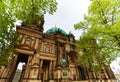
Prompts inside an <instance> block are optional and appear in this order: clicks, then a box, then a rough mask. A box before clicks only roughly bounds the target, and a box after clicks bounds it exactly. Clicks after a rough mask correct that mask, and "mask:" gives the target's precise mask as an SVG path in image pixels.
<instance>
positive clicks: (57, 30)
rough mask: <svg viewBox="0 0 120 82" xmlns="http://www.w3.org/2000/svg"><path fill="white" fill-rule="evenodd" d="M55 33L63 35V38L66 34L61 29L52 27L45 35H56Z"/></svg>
mask: <svg viewBox="0 0 120 82" xmlns="http://www.w3.org/2000/svg"><path fill="white" fill-rule="evenodd" d="M57 32H60V33H61V34H63V35H65V36H66V35H67V33H66V32H65V31H64V30H62V29H61V28H57V27H53V28H51V29H49V30H47V31H46V33H45V34H47V35H49V34H51V33H57Z"/></svg>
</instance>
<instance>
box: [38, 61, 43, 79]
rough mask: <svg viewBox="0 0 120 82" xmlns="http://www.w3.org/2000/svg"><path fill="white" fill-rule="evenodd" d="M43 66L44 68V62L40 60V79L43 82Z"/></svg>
mask: <svg viewBox="0 0 120 82" xmlns="http://www.w3.org/2000/svg"><path fill="white" fill-rule="evenodd" d="M42 66H43V60H42V59H41V60H40V68H39V79H40V80H42V71H43V70H42Z"/></svg>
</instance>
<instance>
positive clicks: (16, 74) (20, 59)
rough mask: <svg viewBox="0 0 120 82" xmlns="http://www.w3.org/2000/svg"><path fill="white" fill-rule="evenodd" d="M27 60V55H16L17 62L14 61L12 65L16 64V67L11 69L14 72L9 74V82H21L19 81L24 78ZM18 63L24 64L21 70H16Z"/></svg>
mask: <svg viewBox="0 0 120 82" xmlns="http://www.w3.org/2000/svg"><path fill="white" fill-rule="evenodd" d="M28 58H29V55H27V54H21V53H19V54H18V56H17V61H14V63H15V62H16V65H15V66H14V67H13V69H14V70H13V71H12V73H11V77H10V80H9V82H21V79H22V78H23V76H24V72H25V68H26V65H27V62H28ZM20 63H24V65H23V66H22V69H21V70H18V69H17V68H18V65H19V64H20Z"/></svg>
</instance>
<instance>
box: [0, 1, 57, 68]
mask: <svg viewBox="0 0 120 82" xmlns="http://www.w3.org/2000/svg"><path fill="white" fill-rule="evenodd" d="M56 9H57V2H56V0H0V66H1V65H7V63H8V62H9V60H10V59H11V58H12V57H13V56H14V53H15V52H16V51H15V45H16V42H18V41H19V40H18V38H17V37H18V35H17V33H16V31H15V30H14V29H15V25H14V23H15V21H16V20H21V21H22V22H23V23H24V25H31V24H34V25H37V24H38V22H39V21H40V20H43V18H44V14H46V13H49V14H53V13H54V12H55V11H56Z"/></svg>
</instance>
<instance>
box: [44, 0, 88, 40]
mask: <svg viewBox="0 0 120 82" xmlns="http://www.w3.org/2000/svg"><path fill="white" fill-rule="evenodd" d="M57 2H58V9H57V11H56V12H55V13H54V14H53V15H49V14H46V15H45V24H44V30H45V31H46V30H48V29H50V28H51V27H55V26H57V27H60V28H62V29H63V30H64V31H66V32H67V33H69V32H70V31H71V32H72V33H73V34H74V35H75V36H76V39H78V38H79V36H80V35H81V31H76V30H74V24H75V23H77V22H79V21H81V20H83V15H84V14H85V13H87V10H88V5H89V4H90V1H89V0H57Z"/></svg>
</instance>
